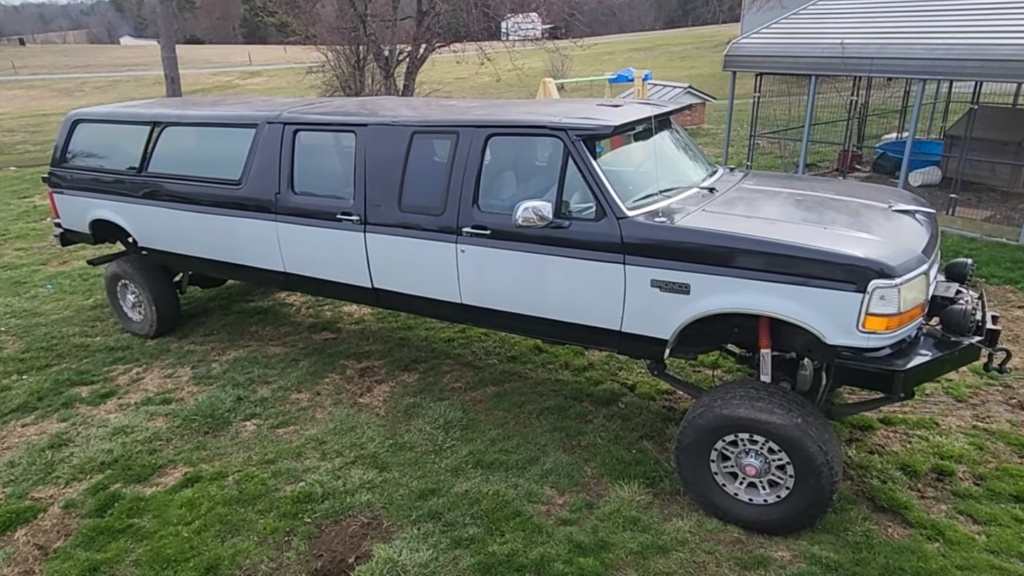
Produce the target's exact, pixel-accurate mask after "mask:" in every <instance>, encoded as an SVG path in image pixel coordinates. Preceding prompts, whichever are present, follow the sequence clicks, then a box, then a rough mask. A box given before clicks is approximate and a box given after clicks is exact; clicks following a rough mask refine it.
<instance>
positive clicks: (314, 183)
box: [292, 130, 356, 200]
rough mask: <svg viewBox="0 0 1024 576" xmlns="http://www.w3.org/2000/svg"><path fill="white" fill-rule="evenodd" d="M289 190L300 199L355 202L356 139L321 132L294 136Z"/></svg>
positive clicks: (301, 133)
mask: <svg viewBox="0 0 1024 576" xmlns="http://www.w3.org/2000/svg"><path fill="white" fill-rule="evenodd" d="M292 190H293V191H294V192H295V193H296V194H301V195H303V196H322V197H326V198H341V199H343V200H351V199H353V198H355V195H356V135H355V134H353V133H352V132H327V131H323V130H301V131H299V132H296V133H295V151H294V152H293V157H292Z"/></svg>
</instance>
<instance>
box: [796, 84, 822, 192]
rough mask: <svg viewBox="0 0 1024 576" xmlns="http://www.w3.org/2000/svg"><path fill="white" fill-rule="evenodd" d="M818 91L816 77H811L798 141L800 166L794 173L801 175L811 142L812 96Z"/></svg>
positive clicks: (805, 167)
mask: <svg viewBox="0 0 1024 576" xmlns="http://www.w3.org/2000/svg"><path fill="white" fill-rule="evenodd" d="M817 90H818V77H817V76H811V82H810V84H809V85H808V87H807V111H806V114H805V115H804V134H803V137H802V138H801V139H800V164H799V165H798V166H797V170H796V173H797V174H803V173H804V172H805V171H806V170H807V148H808V147H809V145H810V141H811V122H813V121H814V96H815V94H816V92H817Z"/></svg>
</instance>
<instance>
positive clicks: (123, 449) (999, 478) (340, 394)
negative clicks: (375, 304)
mask: <svg viewBox="0 0 1024 576" xmlns="http://www.w3.org/2000/svg"><path fill="white" fill-rule="evenodd" d="M734 33H735V31H734V30H733V29H732V28H728V27H727V28H708V29H702V30H693V31H687V32H680V33H673V34H669V35H666V36H656V37H653V38H649V39H644V40H636V39H634V40H626V41H621V42H617V43H614V44H612V43H609V44H594V45H593V46H590V47H584V48H583V49H581V50H580V51H579V52H578V53H577V54H576V55H575V56H574V63H575V66H576V67H575V69H574V72H573V74H578V75H589V74H594V73H600V72H604V71H607V70H608V69H611V68H621V67H623V66H627V65H633V66H636V67H638V68H644V67H650V68H653V69H654V70H655V73H656V76H657V77H660V78H665V79H673V80H684V81H690V82H693V83H694V84H695V85H697V86H699V87H701V88H703V89H706V90H709V91H711V92H713V93H716V94H717V95H719V96H724V94H725V81H726V77H725V75H724V74H721V73H720V71H719V69H720V61H719V60H718V58H719V57H720V53H721V50H722V49H724V46H725V42H727V41H728V39H729V37H730V36H731V35H732V34H734ZM514 57H515V58H516V60H517V62H516V63H515V65H511V64H509V65H502V66H500V67H499V70H498V72H499V73H498V74H497V75H495V74H494V72H495V71H494V70H493V69H490V68H488V67H486V66H484V67H480V66H479V65H478V64H477V63H476V62H475V61H474V60H473V59H470V58H467V59H464V60H460V59H455V58H450V59H447V60H444V61H442V60H438V61H436V62H435V63H434V64H432V65H431V67H430V68H429V69H428V71H427V72H426V73H425V74H426V75H425V77H424V84H423V86H424V90H425V91H427V92H429V93H433V94H436V95H452V96H460V95H464V96H468V95H476V96H499V95H500V96H523V97H529V96H530V95H532V93H533V91H535V90H536V83H537V81H538V80H539V77H540V76H543V75H544V74H545V73H546V72H545V68H546V56H544V55H542V54H540V53H531V52H527V51H524V52H520V53H516V54H514ZM158 80H159V79H138V80H136V79H133V80H132V87H133V91H132V93H131V94H130V95H127V94H125V92H124V86H123V83H122V82H121V81H120V80H117V81H114V80H112V79H97V80H85V81H75V82H47V83H37V82H33V83H18V86H20V87H19V88H17V91H18V93H17V94H16V95H17V96H18V98H17V101H18V102H19V104H18V106H19V107H18V108H17V109H15V110H14V111H11V112H7V113H5V114H3V115H0V164H3V162H4V161H10V160H11V159H16V160H17V161H18V162H27V163H41V162H45V159H46V155H47V154H48V150H49V147H50V146H51V144H52V138H53V132H54V131H55V130H56V126H57V124H58V123H59V120H60V118H61V117H62V116H63V114H64V113H65V112H66V110H68V109H70V108H73V107H76V106H80V105H86V104H96V103H101V102H106V101H115V100H121V99H126V98H129V97H131V98H136V97H144V96H149V95H156V94H158V93H159V90H160V86H159V81H158ZM185 85H186V91H189V92H191V93H204V94H231V93H264V94H278V95H286V94H294V95H300V94H305V93H308V92H309V88H308V86H307V85H305V84H304V83H303V78H302V75H301V73H300V72H297V71H274V72H272V73H271V72H263V73H249V74H224V75H210V76H188V77H186V78H185ZM594 89H595V88H594V87H581V88H579V89H578V90H573V91H572V92H570V95H574V94H576V95H581V94H584V93H585V92H586V91H587V90H594ZM740 89H741V96H742V94H745V93H749V86H748V85H743V86H741V87H740ZM5 90H6V87H5ZM747 108H748V107H747ZM738 110H739V109H738ZM708 116H709V123H708V126H707V127H704V128H701V129H697V130H695V131H694V136H695V137H696V138H697V139H698V140H699V141H700V142H701V143H702V144H704V145H705V146H706V147H707V148H708V149H709V152H711V153H713V154H718V153H720V147H721V142H722V128H721V126H722V124H723V119H724V106H723V105H716V106H712V107H710V108H709V110H708ZM747 116H748V115H747ZM747 116H744V115H743V114H737V125H736V128H735V129H736V133H735V134H734V137H735V138H734V142H737V143H738V144H739V145H740V146H741V147H742V146H745V139H744V138H743V136H742V135H743V134H745V132H746V130H747V127H746V124H745V123H746V122H748V121H749V119H748V117H747ZM740 150H741V151H740V152H737V150H734V151H733V153H734V159H735V161H738V160H740V159H742V158H743V157H744V156H745V153H744V152H743V151H742V150H743V149H742V148H741V149H740ZM40 173H41V170H40V169H21V170H16V171H6V170H5V171H3V172H0V207H2V210H0V434H4V438H7V437H8V436H7V435H9V434H13V431H23V430H25V429H29V430H36V431H41V432H39V433H38V434H36V435H34V436H32V437H31V439H30V440H27V441H24V442H21V443H19V444H18V445H17V446H16V447H14V448H13V449H11V450H9V451H6V452H0V566H2V567H3V568H4V569H6V568H7V567H8V565H9V564H10V563H11V562H15V561H16V558H17V555H16V551H17V549H16V547H17V544H16V543H15V542H14V541H13V540H12V538H11V534H13V533H16V532H17V531H19V530H22V529H24V528H25V527H27V526H30V525H32V523H33V522H34V521H36V519H37V518H38V517H39V515H40V514H41V513H42V512H43V510H45V509H46V508H47V507H49V506H50V505H51V503H50V502H47V503H46V504H43V503H41V501H38V498H37V495H38V494H40V493H45V492H46V491H47V490H49V491H50V492H51V493H52V492H53V491H54V490H56V491H58V492H60V491H63V492H62V493H66V495H65V496H63V497H62V500H61V501H60V502H56V503H52V505H54V506H58V507H59V509H60V510H62V511H63V514H65V515H66V516H67V517H69V518H73V519H75V521H76V522H77V527H76V528H75V530H74V534H73V536H72V537H71V538H70V539H69V540H68V541H67V542H66V543H65V544H64V545H63V546H61V547H60V548H59V549H58V550H57V551H56V553H55V554H53V555H52V556H51V557H49V558H48V559H47V561H46V564H45V574H48V575H84V574H125V575H131V574H139V575H143V574H144V575H150V574H170V575H179V574H180V575H191V574H204V575H220V574H223V575H231V574H238V573H239V572H240V571H242V570H244V569H247V568H248V569H249V570H255V572H251V571H250V572H245V573H247V574H249V573H260V572H259V570H260V569H262V570H263V573H266V574H271V573H272V574H302V573H305V572H306V570H305V568H304V566H305V564H304V562H305V560H304V559H305V558H306V557H307V555H308V554H309V551H308V546H309V544H310V542H311V539H312V537H313V535H314V534H315V533H316V531H317V528H318V527H319V526H320V525H322V524H324V523H328V522H331V521H335V520H338V519H340V518H344V517H348V516H354V515H368V514H379V515H381V516H382V517H383V518H384V519H386V521H387V522H389V523H392V524H394V525H395V526H397V527H398V535H397V536H396V537H395V538H394V539H393V540H391V541H390V542H387V543H383V544H380V545H378V546H377V547H376V548H375V551H374V557H373V560H372V561H371V562H370V563H368V564H366V565H363V566H361V567H360V569H359V574H362V575H367V574H369V575H394V574H416V575H427V574H445V575H449V574H451V575H463V574H465V575H470V574H481V575H483V574H486V575H503V574H509V575H513V574H515V575H522V574H536V575H553V574H572V575H576V574H643V575H658V574H665V575H678V574H695V575H731V574H765V575H776V574H797V575H800V576H816V575H847V574H848V575H851V576H852V575H863V574H894V575H896V574H900V575H916V574H921V575H929V576H930V575H946V574H948V575H954V574H962V573H971V574H980V575H989V574H990V575H1004V574H1024V547H1022V545H1021V541H1022V540H1021V535H1022V534H1024V465H1022V462H1024V435H1022V434H1021V432H1020V425H1021V423H1020V421H1019V420H1017V421H1014V420H1013V419H1012V418H1011V419H1007V417H1005V416H1004V415H1001V414H1002V413H1000V412H999V411H998V410H993V414H988V413H986V412H985V411H984V410H983V408H984V404H983V403H982V404H981V409H979V406H978V404H979V402H985V401H990V402H997V401H1000V400H999V398H1001V396H999V395H1000V394H1007V393H1010V392H1012V391H1013V390H1014V388H1013V387H1014V386H1018V385H1019V380H1018V379H1017V378H1014V377H1009V378H993V377H990V376H985V375H982V374H980V371H978V370H977V369H976V367H972V369H971V370H969V371H964V372H962V373H958V374H955V375H950V376H947V377H945V378H943V379H942V380H941V381H940V382H938V383H935V384H932V385H929V386H926V387H924V388H923V389H921V390H919V396H920V398H919V400H917V401H915V402H914V403H911V404H908V405H906V406H905V407H906V410H902V411H898V412H893V411H887V412H884V413H880V414H868V415H861V416H857V417H854V418H850V419H848V420H845V421H843V422H840V423H837V424H836V426H835V428H836V431H837V432H838V433H839V434H840V436H841V437H842V439H843V442H844V449H845V453H846V454H845V456H846V464H847V474H846V476H845V478H844V483H843V488H842V492H841V495H840V498H839V500H838V502H837V503H836V506H835V510H834V511H833V512H832V513H831V514H830V515H829V516H828V517H826V518H825V519H824V521H823V522H821V523H820V524H819V525H818V526H817V527H815V528H814V529H813V530H810V531H808V532H805V533H802V534H799V535H796V536H792V537H787V538H766V537H762V536H757V535H753V534H749V533H745V532H743V531H741V530H738V529H736V528H734V527H731V526H728V525H725V524H722V523H720V522H718V521H716V520H713V519H710V518H708V517H706V516H705V515H704V514H702V513H701V512H700V511H699V510H697V509H696V508H695V506H694V505H693V504H692V503H690V502H689V501H688V500H687V499H686V498H685V496H684V495H681V494H680V491H679V488H678V482H677V480H676V477H675V472H674V465H673V462H672V455H671V445H672V440H673V437H674V434H675V428H676V426H677V425H678V422H679V420H680V419H681V418H682V416H683V415H684V414H685V411H686V409H687V406H688V405H687V403H686V402H685V401H684V399H682V398H681V397H680V396H678V395H676V394H675V393H674V392H672V391H671V390H670V389H668V388H667V387H666V386H665V385H663V384H662V383H660V382H658V381H656V380H654V379H652V378H651V377H649V376H648V375H647V374H646V372H645V371H644V370H643V368H642V365H641V364H640V363H638V362H635V361H631V360H628V359H625V358H620V357H618V356H614V355H608V354H594V353H587V352H585V351H583V350H579V349H576V348H571V347H554V346H548V345H545V344H541V343H539V342H535V341H532V340H527V339H522V338H517V337H513V336H508V335H502V334H497V333H491V332H486V331H481V330H477V329H472V328H468V327H462V326H455V325H449V324H443V323H439V322H434V321H429V320H425V319H422V318H417V317H412V316H407V315H403V314H398V313H392V312H385V311H369V310H366V309H361V308H355V307H351V306H347V305H345V304H343V303H339V302H333V301H327V300H322V299H317V298H311V297H298V296H294V295H286V294H280V293H273V292H269V291H266V290H261V289H257V288H252V287H247V286H244V285H240V284H237V283H230V284H228V285H227V286H225V287H223V288H219V289H216V290H209V291H201V290H192V291H190V292H189V294H188V295H187V296H186V297H185V298H184V299H183V325H182V327H181V329H180V330H179V331H177V332H176V333H174V334H172V335H170V336H168V337H166V338H162V339H159V340H156V341H151V342H147V341H141V340H138V339H135V338H133V337H131V336H128V335H127V334H125V333H123V332H122V331H121V330H120V329H119V328H118V327H117V325H116V323H115V322H114V321H113V320H112V319H111V318H110V314H109V312H108V310H107V304H106V301H105V298H104V297H103V293H102V282H101V275H102V271H101V270H100V269H96V268H90V267H88V266H86V265H85V264H84V262H83V261H84V260H85V259H86V258H88V257H90V256H94V255H99V254H102V253H105V250H103V249H99V248H87V247H76V248H72V249H68V250H58V249H56V248H55V247H53V246H52V245H51V244H50V243H49V242H48V238H49V232H50V229H51V227H50V224H49V223H48V222H47V216H48V212H49V208H48V205H47V202H46V200H45V196H44V195H43V189H42V185H41V184H40V183H39V180H38V177H39V175H40ZM943 253H944V256H945V257H947V258H952V257H956V256H961V255H970V256H972V257H974V258H975V259H976V260H978V262H979V276H980V277H981V278H983V279H984V280H985V281H986V282H988V283H991V284H996V285H1004V286H1009V287H1012V288H1015V289H1019V290H1024V273H1022V272H1020V271H1021V270H1024V251H1022V250H1021V249H1019V248H1017V247H1015V246H1009V245H1003V244H995V243H988V242H982V241H978V240H974V239H970V238H963V237H956V236H952V235H946V236H945V238H944V240H943ZM325 334H328V335H330V336H333V337H324V335H325ZM674 369H675V370H676V371H678V372H680V373H681V374H682V375H683V376H685V377H686V378H688V379H690V380H693V381H695V382H697V383H698V384H700V385H702V386H711V385H713V384H714V383H715V382H721V381H723V380H725V379H728V378H730V377H735V376H736V375H737V374H738V373H739V369H738V368H737V367H736V366H734V365H732V364H731V363H730V362H728V361H727V360H726V359H725V358H723V357H720V356H717V355H711V356H707V357H703V358H701V359H699V361H696V362H692V363H678V364H677V365H676V366H674ZM993 406H994V405H993ZM950 407H952V408H950ZM994 407H995V406H994ZM901 408H902V407H901ZM971 411H974V412H971ZM958 414H960V415H961V418H960V420H956V418H957V416H958ZM962 414H967V416H968V417H963V416H962ZM971 415H974V417H975V418H976V421H974V420H972V419H971V418H970V417H969V416H971ZM1022 419H1024V414H1022ZM965 421H966V423H965ZM0 446H3V445H2V444H0ZM72 488H74V489H72ZM47 516H48V517H49V516H50V514H48V515H47ZM261 567H262V568H261Z"/></svg>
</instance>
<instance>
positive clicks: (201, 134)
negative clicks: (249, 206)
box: [146, 126, 256, 181]
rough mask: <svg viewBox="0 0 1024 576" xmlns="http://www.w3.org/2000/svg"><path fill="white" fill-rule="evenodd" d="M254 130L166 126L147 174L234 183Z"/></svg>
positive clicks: (239, 174) (223, 127)
mask: <svg viewBox="0 0 1024 576" xmlns="http://www.w3.org/2000/svg"><path fill="white" fill-rule="evenodd" d="M255 135H256V129H255V128H252V127H248V126H245V127H242V126H239V127H235V126H167V127H165V128H164V129H163V130H161V131H160V135H159V136H158V137H157V140H156V146H155V147H154V148H153V154H152V156H151V157H150V159H149V166H147V168H146V171H147V172H153V173H156V174H168V175H173V176H187V177H190V178H210V179H214V180H232V181H238V180H241V178H242V171H243V170H245V160H246V159H247V158H248V157H249V149H250V148H252V141H253V137H254V136H255Z"/></svg>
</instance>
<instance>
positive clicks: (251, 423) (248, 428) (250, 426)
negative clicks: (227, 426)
mask: <svg viewBox="0 0 1024 576" xmlns="http://www.w3.org/2000/svg"><path fill="white" fill-rule="evenodd" d="M262 423H263V422H262V421H260V420H246V421H245V422H242V436H252V433H253V432H255V431H256V430H258V429H259V427H260V424H262Z"/></svg>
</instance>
